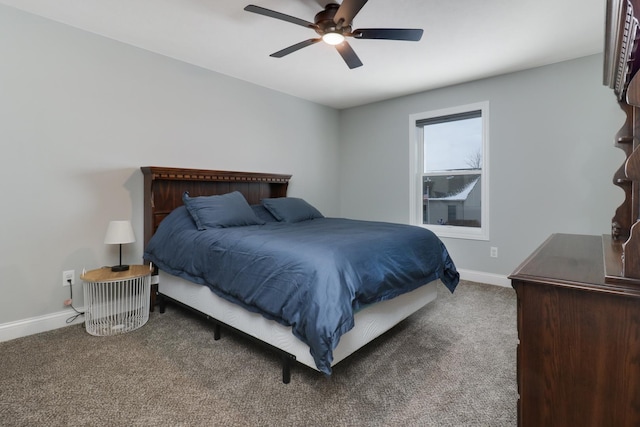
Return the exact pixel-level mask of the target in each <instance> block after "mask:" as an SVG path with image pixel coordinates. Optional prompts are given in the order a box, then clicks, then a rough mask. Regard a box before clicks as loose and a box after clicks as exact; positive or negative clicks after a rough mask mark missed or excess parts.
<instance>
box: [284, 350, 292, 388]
mask: <svg viewBox="0 0 640 427" xmlns="http://www.w3.org/2000/svg"><path fill="white" fill-rule="evenodd" d="M282 382H283V383H285V384H289V383H290V382H291V359H290V358H288V357H287V356H285V357H283V358H282Z"/></svg>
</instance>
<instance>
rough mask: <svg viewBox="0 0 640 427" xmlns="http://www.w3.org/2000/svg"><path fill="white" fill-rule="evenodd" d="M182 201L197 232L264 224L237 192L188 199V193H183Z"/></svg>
mask: <svg viewBox="0 0 640 427" xmlns="http://www.w3.org/2000/svg"><path fill="white" fill-rule="evenodd" d="M182 201H183V202H184V205H185V206H186V207H187V210H188V211H189V213H190V214H191V216H192V217H193V220H194V221H195V223H196V226H197V227H198V230H206V229H207V228H224V227H239V226H243V225H261V224H264V221H262V220H260V219H258V217H256V215H255V214H254V213H253V210H251V207H250V206H249V203H247V200H246V199H245V198H244V196H243V195H242V194H241V193H240V192H239V191H234V192H233V193H227V194H222V195H220V196H201V197H189V193H187V192H185V193H184V194H183V195H182Z"/></svg>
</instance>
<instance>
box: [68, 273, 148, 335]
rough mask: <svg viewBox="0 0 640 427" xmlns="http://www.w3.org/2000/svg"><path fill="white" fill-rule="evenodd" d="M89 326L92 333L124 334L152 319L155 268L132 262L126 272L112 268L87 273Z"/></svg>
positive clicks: (85, 296) (86, 300)
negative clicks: (151, 293) (153, 270)
mask: <svg viewBox="0 0 640 427" xmlns="http://www.w3.org/2000/svg"><path fill="white" fill-rule="evenodd" d="M80 278H81V279H82V280H83V282H84V283H83V290H84V307H85V313H84V315H85V326H86V329H87V332H88V333H90V334H91V335H96V336H106V335H115V334H122V333H125V332H130V331H133V330H135V329H138V328H139V327H141V326H142V325H144V324H145V323H147V321H148V320H149V301H150V287H151V267H150V266H148V265H132V266H130V267H129V270H126V271H117V272H116V271H111V267H103V268H98V269H96V270H91V271H87V272H85V273H84V274H83V275H82V276H81V277H80Z"/></svg>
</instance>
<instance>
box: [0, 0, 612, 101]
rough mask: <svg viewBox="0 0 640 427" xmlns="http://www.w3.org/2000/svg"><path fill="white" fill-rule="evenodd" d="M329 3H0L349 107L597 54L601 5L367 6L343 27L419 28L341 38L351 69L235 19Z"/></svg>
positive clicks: (511, 1) (570, 1) (414, 0)
mask: <svg viewBox="0 0 640 427" xmlns="http://www.w3.org/2000/svg"><path fill="white" fill-rule="evenodd" d="M329 2H330V0H245V1H238V0H0V4H5V5H8V6H12V7H15V8H17V9H20V10H23V11H27V12H30V13H33V14H36V15H40V16H43V17H46V18H49V19H52V20H54V21H58V22H62V23H65V24H68V25H71V26H73V27H77V28H80V29H83V30H86V31H89V32H92V33H96V34H100V35H102V36H105V37H109V38H111V39H115V40H119V41H121V42H124V43H127V44H130V45H133V46H137V47H140V48H143V49H146V50H149V51H152V52H156V53H160V54H162V55H166V56H169V57H172V58H175V59H179V60H181V61H185V62H188V63H191V64H195V65H198V66H200V67H204V68H207V69H210V70H213V71H216V72H219V73H222V74H226V75H229V76H233V77H236V78H238V79H242V80H245V81H248V82H252V83H255V84H258V85H261V86H265V87H268V88H271V89H275V90H277V91H281V92H284V93H288V94H290V95H294V96H297V97H300V98H304V99H308V100H310V101H313V102H317V103H319V104H323V105H327V106H330V107H334V108H347V107H352V106H356V105H362V104H366V103H370V102H374V101H379V100H383V99H388V98H393V97H396V96H400V95H405V94H409V93H415V92H419V91H424V90H428V89H434V88H438V87H443V86H448V85H451V84H456V83H461V82H465V81H471V80H476V79H479V78H483V77H489V76H494V75H498V74H503V73H507V72H512V71H518V70H523V69H527V68H531V67H536V66H541V65H546V64H550V63H554V62H559V61H564V60H568V59H573V58H578V57H581V56H586V55H591V54H595V53H598V52H602V50H603V47H604V21H605V0H457V1H454V0H386V1H382V0H370V1H369V2H368V3H367V4H366V5H365V6H364V7H363V8H362V10H361V11H360V13H358V15H357V16H356V17H355V19H354V21H353V28H354V29H356V28H385V27H391V28H393V27H395V28H423V29H424V35H423V37H422V40H421V41H420V42H403V41H387V40H354V39H349V42H350V44H351V46H352V47H353V49H354V50H355V51H356V53H357V54H358V56H359V57H360V60H361V61H362V62H363V63H364V65H363V66H362V67H359V68H355V69H353V70H350V69H349V68H348V67H347V66H346V65H345V63H344V61H343V60H342V58H341V57H340V55H339V54H338V53H337V52H336V51H335V49H334V48H333V47H331V46H328V45H325V44H324V43H318V44H315V45H313V46H310V47H306V48H304V49H302V50H299V51H297V52H295V53H292V54H290V55H288V56H285V57H284V58H280V59H276V58H271V57H269V55H270V54H271V53H273V52H276V51H278V50H280V49H283V48H285V47H288V46H290V45H293V44H295V43H297V42H300V41H303V40H306V39H309V38H313V37H316V33H315V32H314V31H313V30H311V29H307V28H304V27H302V26H298V25H294V24H291V23H288V22H284V21H281V20H277V19H273V18H268V17H265V16H261V15H257V14H255V13H249V12H245V11H244V10H243V8H244V6H246V5H247V4H255V5H258V6H261V7H264V8H267V9H272V10H276V11H278V12H281V13H284V14H287V15H292V16H295V17H298V18H301V19H304V20H307V21H311V22H313V18H314V15H315V14H316V13H317V12H319V11H320V10H322V8H323V7H324V5H325V4H326V3H329Z"/></svg>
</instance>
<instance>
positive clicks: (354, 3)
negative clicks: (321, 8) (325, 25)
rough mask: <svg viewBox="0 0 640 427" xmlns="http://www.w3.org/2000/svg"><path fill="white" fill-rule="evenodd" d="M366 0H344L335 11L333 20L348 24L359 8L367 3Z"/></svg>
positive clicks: (337, 22)
mask: <svg viewBox="0 0 640 427" xmlns="http://www.w3.org/2000/svg"><path fill="white" fill-rule="evenodd" d="M367 1H368V0H344V1H343V2H342V4H341V5H340V7H339V8H338V10H337V11H336V14H335V16H334V17H333V22H335V23H336V24H339V23H340V21H342V23H343V24H344V25H345V26H346V25H350V24H351V22H352V21H353V18H354V17H355V16H356V15H357V14H358V12H360V9H362V7H363V6H364V5H365V4H367Z"/></svg>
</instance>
